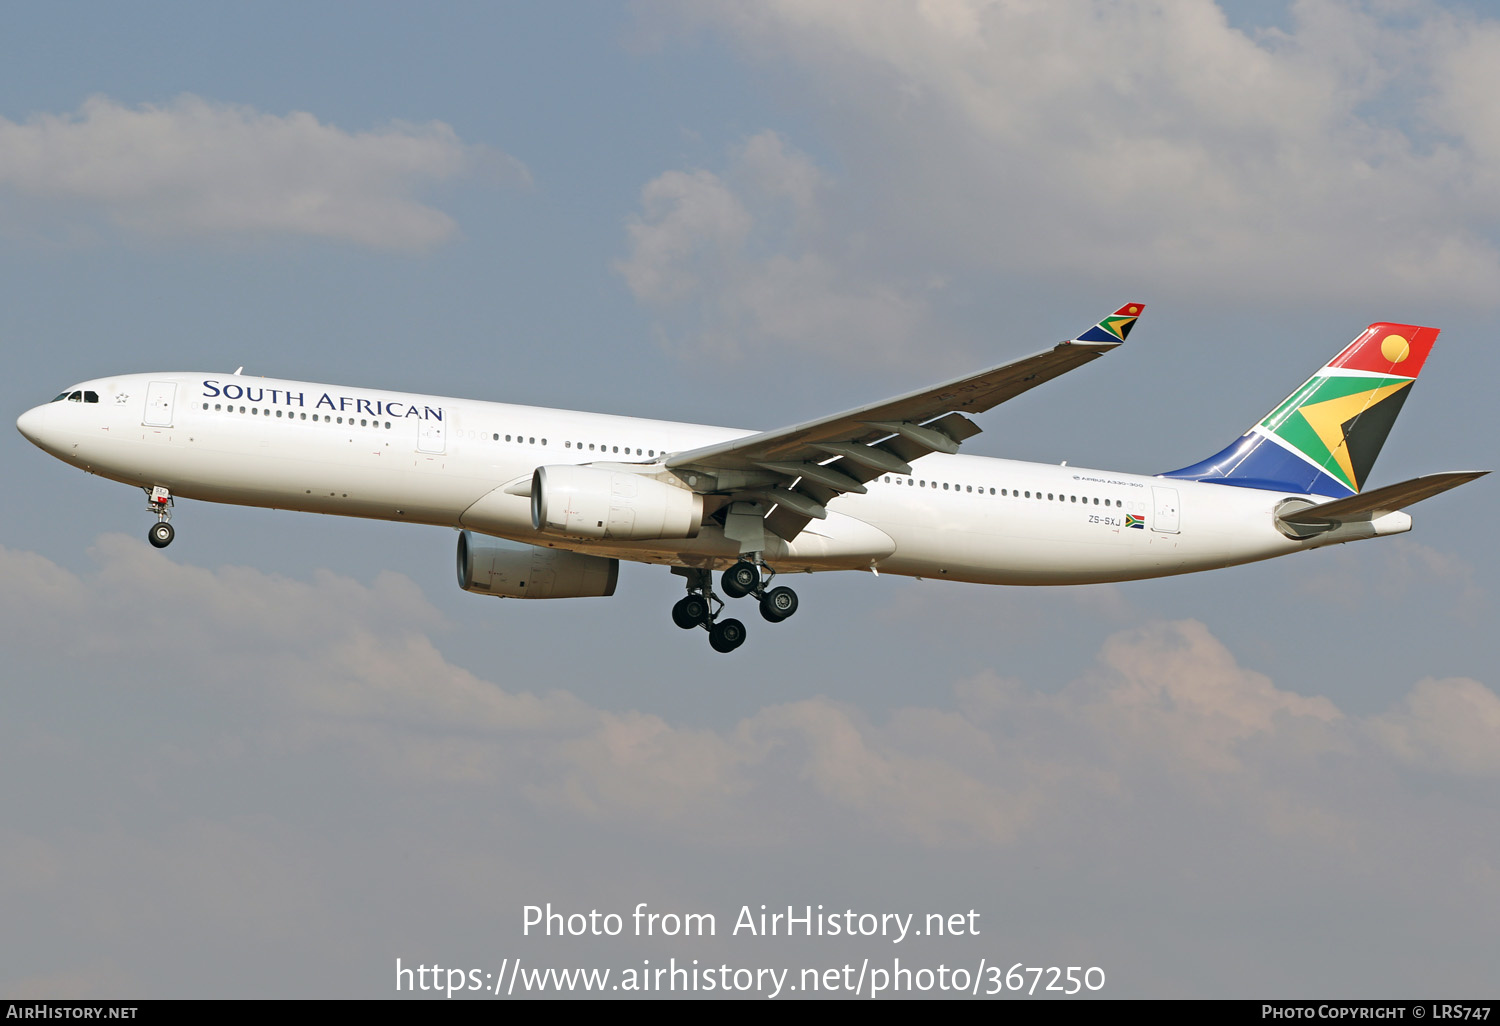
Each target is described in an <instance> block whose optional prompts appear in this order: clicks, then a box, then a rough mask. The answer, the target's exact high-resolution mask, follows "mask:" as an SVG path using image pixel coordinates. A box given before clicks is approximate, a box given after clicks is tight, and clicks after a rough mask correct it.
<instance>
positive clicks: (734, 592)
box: [719, 559, 760, 598]
mask: <svg viewBox="0 0 1500 1026" xmlns="http://www.w3.org/2000/svg"><path fill="white" fill-rule="evenodd" d="M719 583H720V584H721V585H723V587H724V594H726V595H728V596H729V597H730V598H744V597H745V596H746V595H748V594H750V593H751V592H752V591H754V590H755V589H756V588H758V587H760V567H758V566H756V565H755V564H754V563H747V562H745V561H744V560H743V559H742V560H740V561H739V562H738V563H736V564H734V566H732V567H730V568H729V569H728V570H725V571H724V576H723V577H722V578H720V579H719Z"/></svg>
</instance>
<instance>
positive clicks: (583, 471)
mask: <svg viewBox="0 0 1500 1026" xmlns="http://www.w3.org/2000/svg"><path fill="white" fill-rule="evenodd" d="M702 521H703V496H701V495H699V494H697V493H696V492H690V491H688V490H686V489H684V488H677V487H674V486H673V485H669V484H666V483H664V482H661V481H658V480H656V479H654V478H650V477H646V476H644V475H642V474H624V473H620V472H619V471H614V470H604V469H602V468H599V467H571V466H555V467H537V469H536V473H535V474H534V475H532V478H531V526H533V527H535V528H536V529H537V530H538V531H551V532H554V533H556V534H566V535H570V536H572V537H575V538H694V537H697V535H698V528H699V527H701V526H702Z"/></svg>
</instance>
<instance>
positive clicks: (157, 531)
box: [146, 520, 177, 549]
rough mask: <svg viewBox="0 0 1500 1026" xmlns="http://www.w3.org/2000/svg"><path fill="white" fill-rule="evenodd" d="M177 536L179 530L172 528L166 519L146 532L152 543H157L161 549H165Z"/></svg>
mask: <svg viewBox="0 0 1500 1026" xmlns="http://www.w3.org/2000/svg"><path fill="white" fill-rule="evenodd" d="M175 537H177V532H176V531H174V530H172V525H171V524H169V523H167V522H166V521H165V520H163V521H162V522H161V523H159V524H155V525H154V526H152V528H151V530H149V531H147V532H146V538H147V539H148V540H149V541H150V542H151V544H152V545H155V546H156V547H157V548H159V549H164V548H166V547H167V546H168V545H171V544H172V539H173V538H175Z"/></svg>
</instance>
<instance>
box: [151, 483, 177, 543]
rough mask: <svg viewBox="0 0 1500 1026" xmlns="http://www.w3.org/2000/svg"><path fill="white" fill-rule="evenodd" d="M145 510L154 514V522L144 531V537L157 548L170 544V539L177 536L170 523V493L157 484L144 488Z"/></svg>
mask: <svg viewBox="0 0 1500 1026" xmlns="http://www.w3.org/2000/svg"><path fill="white" fill-rule="evenodd" d="M145 491H146V495H147V497H148V498H147V500H146V510H147V512H150V513H155V514H156V523H155V524H152V525H151V530H150V531H148V532H147V533H146V538H147V540H149V541H150V542H151V544H152V545H155V546H156V547H157V548H159V549H164V548H166V547H167V546H168V545H171V544H172V539H173V538H175V537H177V532H176V531H174V530H172V525H171V523H170V521H171V519H172V493H171V492H169V491H168V490H167V489H165V488H162V487H161V486H159V485H158V486H157V487H155V488H147V489H146V490H145Z"/></svg>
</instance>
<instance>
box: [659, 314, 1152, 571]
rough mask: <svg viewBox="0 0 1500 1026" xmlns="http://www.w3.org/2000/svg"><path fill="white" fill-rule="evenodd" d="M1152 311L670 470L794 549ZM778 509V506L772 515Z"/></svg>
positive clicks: (686, 460) (1118, 338)
mask: <svg viewBox="0 0 1500 1026" xmlns="http://www.w3.org/2000/svg"><path fill="white" fill-rule="evenodd" d="M1144 308H1145V307H1144V306H1143V305H1142V304H1140V303H1127V304H1126V305H1124V306H1122V307H1120V309H1119V310H1116V311H1115V312H1114V313H1113V314H1111V315H1110V316H1109V317H1106V318H1104V320H1102V321H1100V322H1099V323H1098V324H1097V325H1095V326H1094V327H1092V328H1090V329H1089V330H1088V331H1086V332H1084V333H1083V334H1082V335H1079V336H1078V337H1077V338H1074V339H1069V340H1068V341H1066V342H1059V343H1058V344H1057V345H1055V346H1053V347H1052V348H1051V349H1048V350H1045V351H1043V352H1040V353H1036V354H1035V355H1033V356H1027V357H1023V358H1021V359H1019V360H1014V361H1012V362H1010V363H1004V364H1001V365H999V366H997V367H991V368H989V369H988V370H983V371H980V372H979V373H977V374H968V375H965V376H964V377H961V378H955V379H953V380H952V381H946V382H944V383H942V384H940V385H934V386H932V387H931V388H924V389H922V390H921V391H917V392H909V393H907V394H906V395H901V396H897V397H896V398H894V399H886V400H884V401H882V402H877V403H871V404H869V405H868V406H860V407H856V408H855V409H852V410H846V411H845V412H843V413H836V414H834V415H832V416H829V417H821V418H819V419H817V420H810V421H807V422H806V423H804V424H797V425H794V426H792V427H785V428H779V429H777V430H775V431H763V432H761V433H760V434H756V435H747V436H745V437H743V438H734V439H730V440H729V441H727V442H719V443H717V444H714V445H707V446H703V447H702V448H699V449H690V450H688V451H687V452H680V453H676V454H675V455H673V456H672V457H670V458H669V459H668V460H667V462H666V465H667V466H668V467H669V468H671V469H673V470H679V471H692V472H696V473H697V474H701V475H703V476H704V477H706V478H708V479H709V480H708V481H707V482H705V483H704V484H702V485H698V486H696V487H697V490H698V491H708V492H717V493H719V494H723V495H727V499H726V503H727V502H733V501H746V502H753V503H758V504H760V505H761V506H762V507H764V508H767V509H770V513H769V514H768V515H767V517H766V527H768V528H770V530H771V531H772V532H774V533H775V534H777V535H779V536H780V537H782V538H785V539H786V540H788V541H790V540H792V539H793V538H795V537H797V535H798V534H799V533H800V532H801V531H802V529H803V528H804V527H806V526H807V524H808V522H809V521H811V520H813V519H822V518H824V517H826V516H827V511H826V509H825V506H826V505H827V503H828V502H829V501H830V500H831V499H833V498H834V497H835V496H837V495H840V494H842V493H845V492H855V493H863V492H864V491H865V486H864V483H865V482H866V481H869V480H872V479H873V478H875V477H878V476H879V475H881V474H909V473H911V461H912V460H915V459H918V458H920V457H922V456H926V455H927V454H928V453H933V452H946V453H955V452H957V451H958V446H959V443H961V442H962V441H964V440H965V439H967V438H972V437H973V436H974V435H977V434H979V430H980V429H979V426H978V425H977V424H975V423H974V422H973V421H972V420H970V419H969V418H968V417H967V416H965V414H968V413H983V412H984V411H985V410H988V409H991V408H993V407H995V406H998V405H1000V404H1001V403H1003V402H1005V401H1006V400H1007V399H1013V398H1015V397H1016V396H1018V395H1020V394H1021V393H1022V392H1025V391H1027V390H1028V389H1031V388H1035V387H1036V386H1037V385H1040V384H1041V383H1042V382H1044V381H1050V380H1052V379H1053V378H1055V377H1057V376H1058V375H1060V374H1063V373H1065V372H1067V371H1070V370H1072V369H1073V368H1075V367H1081V366H1082V365H1083V364H1085V363H1089V362H1090V361H1093V360H1096V359H1098V358H1099V357H1100V356H1103V355H1104V354H1105V353H1107V352H1109V351H1110V350H1111V349H1114V348H1115V347H1117V346H1119V345H1120V344H1121V343H1122V342H1124V341H1125V337H1126V336H1127V335H1128V334H1130V329H1131V327H1132V326H1133V325H1134V324H1135V321H1136V318H1137V317H1139V316H1140V313H1141V311H1142V310H1143V309H1144ZM771 507H774V508H771Z"/></svg>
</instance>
